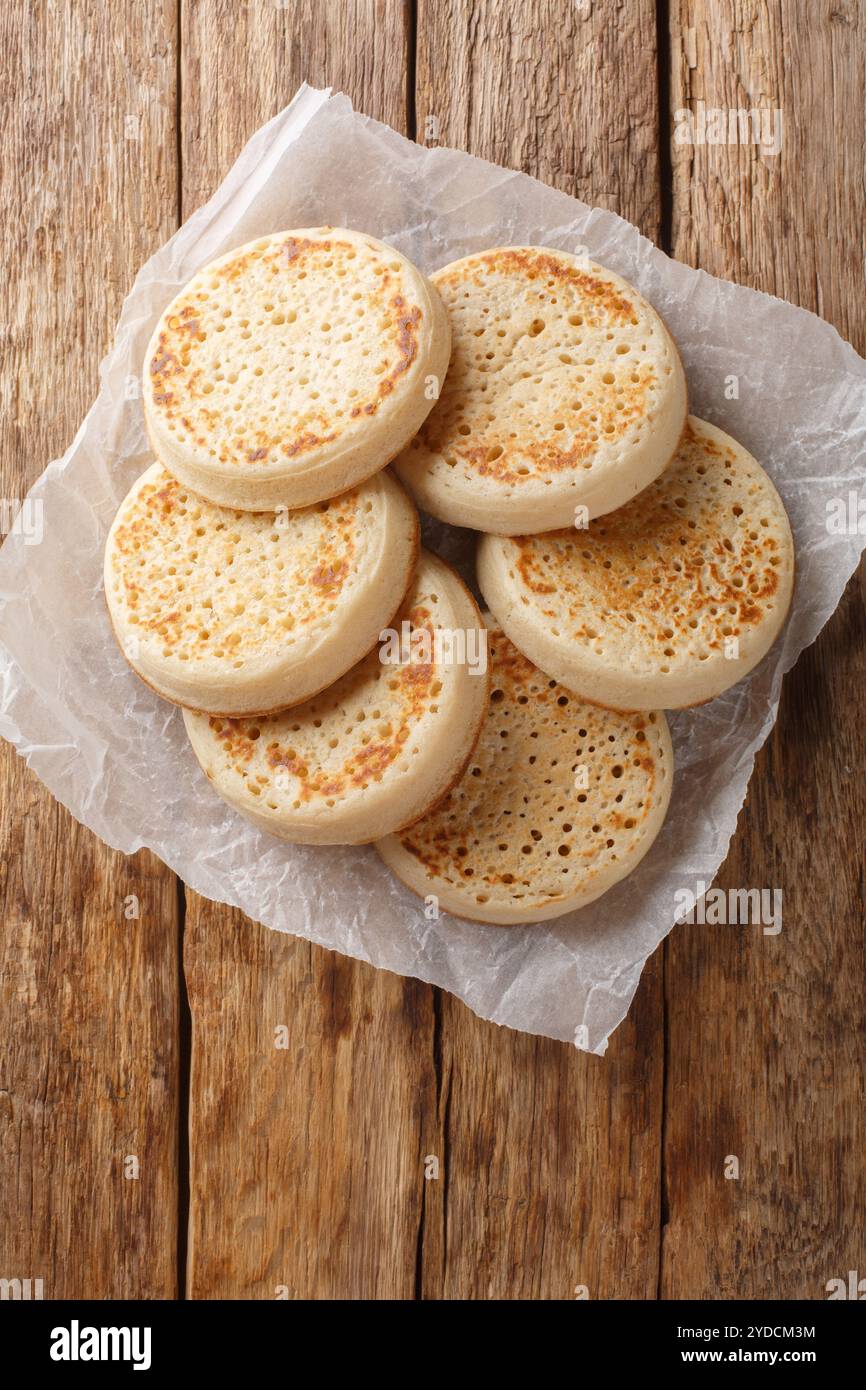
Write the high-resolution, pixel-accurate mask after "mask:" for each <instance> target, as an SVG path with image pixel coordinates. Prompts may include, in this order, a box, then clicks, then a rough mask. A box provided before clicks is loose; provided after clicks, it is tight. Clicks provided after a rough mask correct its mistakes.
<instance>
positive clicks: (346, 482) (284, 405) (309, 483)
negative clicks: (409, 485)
mask: <svg viewBox="0 0 866 1390" xmlns="http://www.w3.org/2000/svg"><path fill="white" fill-rule="evenodd" d="M449 354H450V329H449V325H448V318H447V315H446V313H445V310H444V308H443V306H442V303H441V301H440V299H439V296H438V294H437V293H436V291H435V290H434V289H433V288H432V286H431V285H430V284H429V282H428V281H427V280H425V278H424V276H423V275H422V274H421V273H420V271H418V270H416V268H415V267H414V266H413V265H412V264H411V263H410V262H409V261H407V260H406V258H405V257H404V256H401V255H400V254H399V253H398V252H396V251H395V250H394V249H393V248H392V247H390V246H386V245H385V244H384V242H381V241H377V240H376V239H375V238H374V237H369V236H365V235H363V234H361V233H359V232H353V231H347V230H344V229H340V228H334V227H314V228H305V229H303V230H300V231H290V232H279V233H275V234H274V235H272V236H266V237H261V238H259V240H258V241H253V242H250V243H249V244H248V245H247V246H242V247H240V248H239V249H238V250H236V251H231V252H229V254H228V255H226V256H223V257H222V258H221V259H220V260H218V261H214V262H213V264H212V265H209V266H206V267H205V268H204V270H201V271H199V273H198V274H197V275H196V276H195V277H194V278H193V279H192V280H191V281H190V283H189V284H188V285H187V286H186V288H185V289H184V290H182V291H181V293H180V294H179V295H178V296H177V297H176V298H175V299H174V300H173V301H172V303H171V304H169V306H168V308H167V309H166V310H165V312H164V313H163V315H162V317H161V318H160V320H159V323H158V324H157V326H156V329H155V331H154V334H153V337H152V339H151V342H150V346H149V348H148V350H147V355H146V358H145V369H144V411H145V419H146V421H147V427H148V432H149V434H150V439H151V443H152V445H153V449H154V452H155V454H156V456H157V458H158V459H159V460H160V462H161V463H163V464H164V465H165V467H166V468H167V469H168V470H169V471H170V472H171V473H173V474H174V476H175V477H176V478H177V479H178V480H179V481H180V482H182V483H184V484H185V485H186V486H187V487H190V488H192V489H193V490H194V491H195V492H198V493H200V494H201V496H202V497H206V498H208V499H209V500H210V501H212V502H215V503H217V504H219V505H220V506H227V507H235V508H239V509H241V510H243V511H268V510H270V511H274V510H276V508H277V507H280V506H283V507H289V508H296V507H306V506H309V505H310V504H311V503H314V502H319V501H322V500H323V499H326V498H329V497H335V496H337V495H338V494H339V493H341V492H345V491H346V490H347V489H348V488H350V487H354V486H355V485H356V484H357V483H359V482H362V481H363V480H364V479H366V478H369V477H370V476H371V475H372V474H373V473H375V472H377V471H378V470H379V469H380V468H382V467H384V465H385V464H386V463H388V462H389V460H390V459H392V458H393V457H394V455H395V454H397V453H398V452H399V450H400V449H402V447H403V445H404V444H406V442H407V441H408V440H409V439H411V437H412V435H413V434H414V433H415V431H416V430H417V429H418V427H419V426H420V425H421V423H422V421H423V420H424V417H425V416H426V415H427V413H428V411H429V410H430V407H431V406H432V404H433V401H434V399H435V396H436V394H437V391H438V389H439V386H440V385H441V381H442V379H443V378H444V376H445V372H446V371H447V368H448V358H449Z"/></svg>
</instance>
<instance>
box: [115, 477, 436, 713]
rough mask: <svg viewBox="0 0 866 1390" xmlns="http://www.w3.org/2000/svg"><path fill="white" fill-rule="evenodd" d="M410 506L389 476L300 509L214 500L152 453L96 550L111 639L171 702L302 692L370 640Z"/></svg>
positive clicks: (398, 582)
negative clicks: (259, 508)
mask: <svg viewBox="0 0 866 1390" xmlns="http://www.w3.org/2000/svg"><path fill="white" fill-rule="evenodd" d="M417 551H418V515H417V512H416V511H415V508H414V507H413V505H412V503H411V502H410V500H409V498H408V497H407V496H406V493H405V492H404V491H403V488H402V487H401V486H400V484H399V483H398V482H397V481H396V480H395V479H394V478H392V477H391V476H390V474H388V473H380V474H377V476H376V477H375V478H371V479H370V480H369V481H368V482H366V483H362V484H361V485H360V487H358V488H355V489H353V490H352V491H350V492H347V493H344V494H343V495H342V496H341V497H338V498H335V499H334V500H332V501H330V502H320V503H318V504H317V505H316V506H314V507H307V508H305V509H304V510H302V511H297V512H283V513H281V514H278V515H276V516H275V515H274V514H273V513H270V514H269V513H266V512H238V511H232V510H230V509H229V508H227V507H216V506H214V505H213V504H212V503H211V502H205V501H204V499H203V498H201V497H198V496H196V494H195V493H193V492H191V491H189V489H187V488H186V487H184V485H183V484H182V483H179V482H177V481H176V480H175V479H174V478H173V477H172V476H171V474H170V473H167V472H166V471H165V469H164V468H162V467H161V465H160V464H154V465H153V466H152V467H151V468H149V469H148V470H147V472H146V473H145V474H144V475H143V476H142V477H141V478H139V479H138V482H136V483H135V484H134V486H133V488H132V489H131V491H130V492H129V494H128V496H127V497H126V499H125V500H124V502H123V503H122V504H121V507H120V510H119V511H118V513H117V516H116V518H115V520H114V523H113V525H112V528H111V531H110V533H109V537H108V542H107V545H106V549H105V595H106V599H107V601H108V608H109V613H110V615H111V620H112V624H113V626H114V632H115V636H116V637H117V640H118V642H119V644H120V647H121V650H122V651H123V653H124V655H125V656H126V658H127V660H128V661H129V663H130V665H131V666H132V667H133V668H134V670H135V671H137V672H138V674H139V675H140V676H141V678H142V680H144V681H146V682H147V683H148V685H150V686H152V687H153V689H154V690H156V691H157V692H158V693H159V694H160V695H163V696H164V697H165V698H166V699H167V700H173V701H174V702H175V703H176V704H182V705H188V706H191V707H192V708H193V709H201V710H210V711H212V712H216V713H220V714H242V713H250V714H254V713H257V712H262V711H269V710H275V709H282V708H284V707H285V706H286V705H292V704H297V703H298V702H299V701H300V700H306V699H307V698H308V697H309V696H310V695H312V694H314V693H315V691H317V690H320V689H321V688H322V687H323V686H325V685H328V684H329V683H330V682H331V681H334V680H336V679H337V677H338V676H341V675H342V674H343V673H344V671H347V670H348V669H349V667H350V666H353V665H354V664H355V662H357V661H359V660H360V659H361V657H362V656H364V655H365V654H366V653H367V652H368V651H369V650H370V649H371V647H373V646H374V644H375V643H376V641H377V638H378V635H379V631H380V629H381V628H382V627H383V626H384V625H386V624H387V623H388V622H389V621H390V619H391V617H392V616H393V614H394V613H395V612H396V610H397V609H398V607H399V606H400V604H401V603H402V602H403V597H404V595H405V593H406V590H407V588H408V585H409V582H410V580H411V577H412V573H413V570H414V566H415V559H416V556H417Z"/></svg>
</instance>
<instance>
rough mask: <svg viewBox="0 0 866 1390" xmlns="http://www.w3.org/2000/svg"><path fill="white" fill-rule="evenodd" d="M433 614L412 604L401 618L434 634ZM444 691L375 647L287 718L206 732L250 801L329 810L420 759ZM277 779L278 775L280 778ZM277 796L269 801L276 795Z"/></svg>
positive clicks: (435, 679)
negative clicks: (391, 662)
mask: <svg viewBox="0 0 866 1390" xmlns="http://www.w3.org/2000/svg"><path fill="white" fill-rule="evenodd" d="M431 616H432V615H431V611H430V608H428V607H424V606H418V605H416V606H415V607H413V608H407V609H406V610H404V612H403V613H401V615H400V619H399V621H400V622H402V621H403V620H404V619H405V620H406V621H407V622H409V623H410V625H411V628H410V630H411V631H412V632H415V631H416V630H418V629H419V628H421V627H426V628H427V629H428V630H430V631H432V628H431V627H430V622H431ZM441 688H442V682H441V679H440V677H439V675H438V673H437V671H436V668H435V666H434V665H433V664H431V663H429V662H427V663H422V662H418V663H413V664H411V665H405V666H396V665H395V666H387V665H383V663H382V662H381V661H380V658H379V650H378V648H377V649H376V650H375V651H374V652H371V653H370V655H369V656H368V657H367V658H366V659H365V660H364V661H362V662H360V664H359V665H358V666H355V667H354V668H353V669H352V670H351V671H350V672H349V673H348V674H347V675H345V676H344V677H343V678H342V679H341V680H340V681H338V682H337V683H336V684H335V685H333V686H331V687H330V689H328V690H326V691H323V693H322V694H321V695H318V696H316V697H315V698H314V699H312V700H309V701H308V702H307V703H306V704H304V705H299V706H297V707H296V708H295V709H293V710H287V711H286V712H285V713H284V714H281V715H275V716H271V717H270V718H268V719H265V720H241V719H215V718H212V719H211V720H210V727H211V729H212V730H213V732H214V734H215V735H216V736H217V739H218V741H219V749H220V755H221V757H222V758H223V759H224V762H225V765H226V766H227V767H230V768H231V769H232V771H233V772H234V773H235V774H236V775H237V776H238V777H239V778H243V779H244V780H245V782H246V790H247V792H248V793H249V794H250V795H252V796H254V797H262V798H263V800H265V801H266V802H267V801H268V800H269V799H270V801H271V803H272V809H274V810H276V809H277V805H278V801H282V800H283V799H286V800H287V801H288V802H289V804H290V805H292V806H294V808H295V809H296V810H297V809H300V808H301V807H302V806H304V805H309V804H311V803H316V802H320V803H321V802H324V803H325V804H326V805H328V806H332V805H334V804H335V802H336V801H337V800H338V799H340V798H343V797H345V796H346V794H347V792H351V791H364V790H366V788H367V787H368V786H369V785H370V784H371V783H376V782H380V781H381V780H382V778H383V777H384V776H385V774H386V773H387V772H388V771H389V769H391V768H395V771H396V770H399V769H398V768H396V767H395V765H396V764H398V763H400V764H403V765H405V766H406V767H408V765H409V763H410V762H411V760H412V758H413V757H415V756H416V755H417V753H418V745H417V742H416V740H417V738H418V735H419V729H420V727H421V726H422V724H423V722H424V720H425V717H427V718H429V717H430V716H435V715H436V713H437V706H436V697H437V695H438V694H439V692H440V690H441ZM281 774H282V776H281ZM275 790H276V791H277V792H279V797H278V799H274V791H275Z"/></svg>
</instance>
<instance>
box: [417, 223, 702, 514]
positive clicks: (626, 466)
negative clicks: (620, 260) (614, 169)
mask: <svg viewBox="0 0 866 1390" xmlns="http://www.w3.org/2000/svg"><path fill="white" fill-rule="evenodd" d="M432 280H433V283H434V284H435V286H436V288H437V289H438V290H439V293H440V294H441V296H442V299H443V301H444V303H445V306H446V308H447V310H448V314H449V317H450V320H451V333H452V357H451V366H450V368H449V371H448V377H447V379H446V382H445V385H444V387H443V390H442V394H441V396H440V398H439V401H438V403H437V404H436V406H435V407H434V409H433V411H432V412H431V414H430V415H429V416H428V417H427V419H426V420H425V422H424V424H423V426H422V428H421V429H420V431H419V433H418V435H417V437H416V438H415V439H414V440H413V441H412V443H411V444H410V445H409V447H408V448H407V449H405V450H404V451H403V453H402V454H401V455H400V457H399V459H398V460H397V462H396V465H395V466H396V468H397V471H398V473H399V475H400V477H401V478H402V479H403V481H404V482H405V484H406V486H407V487H408V488H409V490H410V492H411V493H412V494H413V496H414V497H415V500H416V501H417V503H418V505H419V506H420V507H423V508H424V510H425V511H428V512H430V513H432V515H433V516H437V517H439V518H440V519H441V520H443V521H448V522H451V523H452V524H454V525H455V526H472V527H475V529H476V530H479V531H491V532H495V533H497V534H500V535H515V534H526V533H534V532H540V531H550V530H554V529H555V528H557V527H562V526H568V525H571V524H573V522H574V519H575V508H577V507H583V508H586V516H587V517H595V516H601V515H602V514H603V513H605V512H609V511H612V510H613V509H614V508H615V507H620V506H622V505H623V503H625V502H628V501H630V500H631V498H632V497H634V496H635V495H636V494H637V493H638V492H640V491H641V489H642V488H644V487H646V486H647V484H648V483H650V482H652V480H653V479H654V478H656V477H657V476H658V475H659V473H661V471H662V469H663V468H664V467H665V466H666V464H667V463H668V461H669V459H670V458H671V456H672V454H673V452H674V450H675V448H676V446H677V441H678V440H679V437H680V435H681V433H682V429H683V425H684V423H685V416H686V386H685V378H684V376H683V370H682V366H681V363H680V359H679V354H678V352H677V350H676V347H675V345H674V343H673V340H672V338H671V336H670V334H669V333H668V331H667V329H666V327H665V325H664V323H663V322H662V320H661V319H660V318H659V316H658V314H657V313H656V312H655V310H654V309H653V308H652V307H651V306H650V305H649V304H648V303H647V302H646V300H645V299H643V298H642V297H641V296H640V295H639V294H638V292H637V291H636V290H635V289H633V288H632V286H631V285H629V284H627V283H626V282H625V281H624V280H621V279H620V277H619V276H618V275H614V274H612V272H611V271H608V270H605V269H604V268H603V267H602V266H599V265H595V264H593V263H592V262H591V261H587V260H581V259H578V258H577V257H575V256H570V255H567V254H566V253H565V252H562V251H552V250H548V249H546V248H544V247H537V246H536V247H532V246H530V247H503V248H500V249H498V250H493V251H484V252H482V253H480V254H479V255H475V256H468V257H467V258H466V259H465V260H461V261H455V262H454V264H452V265H447V266H445V267H444V268H443V269H442V270H439V271H437V272H436V273H435V274H434V275H433V276H432Z"/></svg>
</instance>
